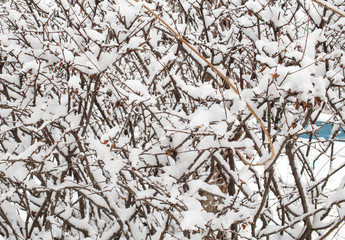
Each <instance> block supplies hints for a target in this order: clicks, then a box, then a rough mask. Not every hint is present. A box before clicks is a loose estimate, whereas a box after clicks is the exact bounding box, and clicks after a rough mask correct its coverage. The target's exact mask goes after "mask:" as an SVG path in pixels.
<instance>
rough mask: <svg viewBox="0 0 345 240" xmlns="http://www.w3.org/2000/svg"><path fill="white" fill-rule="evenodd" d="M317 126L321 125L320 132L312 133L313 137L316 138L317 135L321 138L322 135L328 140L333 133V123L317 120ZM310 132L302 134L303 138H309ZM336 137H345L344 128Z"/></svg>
mask: <svg viewBox="0 0 345 240" xmlns="http://www.w3.org/2000/svg"><path fill="white" fill-rule="evenodd" d="M315 125H316V126H319V127H321V126H322V127H321V128H320V129H319V131H318V132H316V133H314V134H313V135H312V137H313V139H316V137H315V135H316V136H317V137H318V138H320V137H323V138H324V139H326V140H328V139H329V136H330V135H331V133H332V128H333V126H332V123H325V122H321V121H317V122H316V123H315ZM309 136H310V134H303V135H301V137H302V138H309ZM335 139H338V140H339V139H345V132H344V130H343V129H342V128H340V131H339V134H338V135H337V136H336V137H335Z"/></svg>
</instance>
